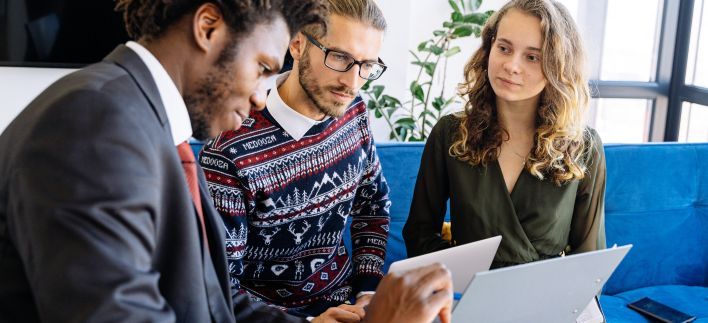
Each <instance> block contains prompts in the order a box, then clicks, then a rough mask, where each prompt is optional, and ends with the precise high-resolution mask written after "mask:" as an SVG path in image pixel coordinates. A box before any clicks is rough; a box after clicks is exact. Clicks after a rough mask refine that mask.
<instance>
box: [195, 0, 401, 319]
mask: <svg viewBox="0 0 708 323" xmlns="http://www.w3.org/2000/svg"><path fill="white" fill-rule="evenodd" d="M327 2H329V7H330V8H329V17H328V22H327V26H326V27H327V28H326V32H325V28H323V27H322V26H316V25H312V26H306V27H305V28H304V29H303V32H302V33H299V34H297V35H296V36H295V37H294V38H293V40H292V41H291V43H290V52H291V54H292V56H293V59H294V63H293V69H292V71H291V72H289V73H285V74H282V75H281V76H280V77H279V78H278V80H277V82H276V85H277V87H276V88H274V89H272V90H271V91H270V93H269V94H268V97H267V100H266V109H265V110H263V111H253V112H252V113H251V115H250V117H249V118H248V119H246V120H245V121H244V123H243V126H242V127H241V128H240V129H239V130H236V131H228V132H224V133H222V134H221V135H219V136H218V137H216V138H215V139H214V140H211V141H209V142H208V143H207V145H206V146H205V147H204V149H203V150H202V152H201V155H200V163H201V165H202V167H203V168H204V170H205V173H206V178H207V182H208V184H209V189H210V191H211V194H212V197H213V198H214V202H215V205H216V208H217V210H218V211H219V212H220V213H221V215H222V218H223V219H224V222H225V225H226V230H227V235H226V250H227V259H228V260H229V269H230V274H231V282H232V286H233V287H234V288H236V289H238V292H239V293H243V294H247V295H249V296H251V298H252V299H254V300H258V301H263V302H266V303H268V304H271V305H272V306H275V307H279V308H282V309H283V310H286V311H288V312H289V313H292V314H295V315H299V316H302V317H310V318H311V319H313V322H332V321H336V322H359V321H360V320H362V319H363V317H364V315H365V311H364V307H365V306H366V305H367V304H368V302H369V300H370V298H371V297H372V295H373V291H374V290H375V289H376V286H377V284H378V283H379V281H380V280H381V277H382V276H383V264H384V258H385V254H386V250H385V248H386V241H387V237H388V226H389V221H390V217H389V207H390V201H389V198H388V191H389V188H388V185H387V183H386V180H385V179H384V177H383V176H382V173H381V166H380V164H379V159H378V156H377V153H376V148H375V146H374V143H373V137H372V133H371V130H370V128H369V120H368V116H367V109H366V105H365V103H364V102H363V101H362V99H361V97H360V96H359V95H358V91H359V89H360V88H361V87H362V86H363V85H364V83H366V81H367V80H375V79H377V78H379V77H380V76H381V75H382V74H383V73H384V71H385V70H386V65H385V64H384V63H383V61H382V60H381V59H380V58H379V57H378V54H379V50H380V48H381V44H382V41H383V35H384V31H385V28H386V21H385V19H384V17H383V14H382V12H381V10H380V9H379V7H378V6H377V5H376V4H375V2H374V1H373V0H328V1H327ZM348 219H351V225H350V228H351V241H352V248H351V252H349V251H348V250H347V248H346V247H345V242H344V239H343V234H344V232H345V229H346V227H347V226H348V225H349V223H348ZM345 303H347V304H345ZM349 304H352V305H349ZM313 317H314V318H313Z"/></svg>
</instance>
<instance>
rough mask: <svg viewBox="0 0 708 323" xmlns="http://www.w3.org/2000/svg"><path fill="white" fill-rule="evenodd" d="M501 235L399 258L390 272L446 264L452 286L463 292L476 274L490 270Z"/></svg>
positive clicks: (390, 268) (457, 291) (456, 290)
mask: <svg viewBox="0 0 708 323" xmlns="http://www.w3.org/2000/svg"><path fill="white" fill-rule="evenodd" d="M499 242H501V236H495V237H491V238H488V239H484V240H479V241H475V242H470V243H466V244H463V245H459V246H455V247H452V248H447V249H444V250H440V251H436V252H433V253H429V254H425V255H421V256H418V257H413V258H408V259H404V260H399V261H396V262H394V263H392V264H391V267H389V269H388V272H404V271H407V270H411V269H415V268H418V267H423V266H427V265H430V264H434V263H438V262H439V263H442V264H444V265H445V266H446V267H447V269H448V270H450V273H452V286H453V289H454V290H455V292H456V293H462V292H463V291H464V290H465V288H466V287H467V285H468V284H469V282H470V281H471V280H472V277H473V276H474V274H476V273H478V272H480V271H486V270H489V267H490V266H491V265H492V260H494V255H495V254H496V253H497V248H499Z"/></svg>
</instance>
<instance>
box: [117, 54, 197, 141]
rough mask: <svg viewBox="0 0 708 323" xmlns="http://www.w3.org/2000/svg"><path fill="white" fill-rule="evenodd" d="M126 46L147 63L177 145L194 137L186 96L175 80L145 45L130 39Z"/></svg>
mask: <svg viewBox="0 0 708 323" xmlns="http://www.w3.org/2000/svg"><path fill="white" fill-rule="evenodd" d="M125 46H128V48H130V49H132V50H133V51H135V53H136V54H138V56H140V59H142V60H143V63H145V65H147V68H148V70H149V71H150V75H152V78H153V80H154V81H155V85H157V92H158V93H159V94H160V100H162V105H164V106H165V112H166V113H167V120H168V121H169V123H170V130H171V132H172V139H173V140H174V142H175V146H177V145H179V144H181V143H183V142H185V141H187V140H188V139H189V138H190V137H192V123H191V122H190V121H189V113H187V106H186V105H185V104H184V98H182V94H180V93H179V90H177V86H176V85H175V82H174V81H173V80H172V78H170V75H169V74H167V71H166V70H165V68H164V67H163V66H162V64H160V61H158V60H157V58H155V56H154V55H153V54H152V53H150V51H149V50H147V48H145V47H143V45H140V44H138V43H136V42H134V41H129V42H127V43H126V44H125Z"/></svg>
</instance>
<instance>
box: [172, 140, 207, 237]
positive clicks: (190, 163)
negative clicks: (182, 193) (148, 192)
mask: <svg viewBox="0 0 708 323" xmlns="http://www.w3.org/2000/svg"><path fill="white" fill-rule="evenodd" d="M177 153H178V154H179V159H180V160H182V169H183V170H184V176H186V177H187V185H188V186H189V192H190V193H191V194H192V202H194V207H195V208H196V209H197V215H199V224H200V225H201V227H202V236H203V237H204V243H205V244H206V243H207V235H206V227H205V226H204V213H203V212H202V199H201V198H200V197H199V182H198V180H197V161H196V160H195V159H194V153H193V152H192V148H191V147H190V146H189V143H188V142H186V141H185V142H183V143H181V144H179V145H177ZM208 249H209V248H208V246H207V250H208Z"/></svg>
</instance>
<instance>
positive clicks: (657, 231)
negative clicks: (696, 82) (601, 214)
mask: <svg viewBox="0 0 708 323" xmlns="http://www.w3.org/2000/svg"><path fill="white" fill-rule="evenodd" d="M605 154H606V158H607V191H606V197H605V201H606V203H605V219H606V220H605V228H606V231H607V244H608V246H609V245H612V244H615V243H616V244H618V245H623V244H628V243H631V244H634V248H633V249H632V250H631V251H630V252H629V254H627V257H625V259H624V260H623V261H622V263H621V264H620V265H619V267H618V268H617V270H616V271H615V273H614V274H613V275H612V277H611V278H610V280H609V281H608V282H607V284H606V285H605V290H604V293H606V294H610V295H614V294H617V293H621V292H623V291H627V290H632V289H636V288H641V287H647V286H656V285H693V286H704V287H705V286H708V185H707V184H706V183H708V166H707V165H708V145H706V144H642V145H607V146H606V147H605Z"/></svg>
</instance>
